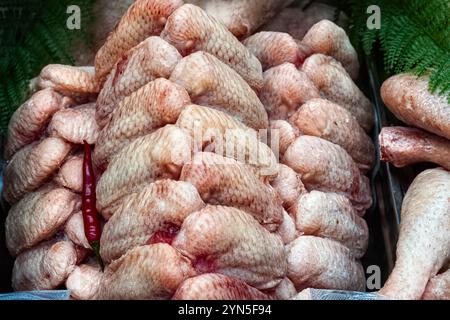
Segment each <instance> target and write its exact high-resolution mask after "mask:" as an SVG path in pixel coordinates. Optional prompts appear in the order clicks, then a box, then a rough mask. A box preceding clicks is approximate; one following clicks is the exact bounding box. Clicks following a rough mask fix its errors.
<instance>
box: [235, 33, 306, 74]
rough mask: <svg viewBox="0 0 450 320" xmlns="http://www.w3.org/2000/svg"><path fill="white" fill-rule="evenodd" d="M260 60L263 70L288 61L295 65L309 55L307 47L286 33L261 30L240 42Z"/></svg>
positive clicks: (299, 63)
mask: <svg viewBox="0 0 450 320" xmlns="http://www.w3.org/2000/svg"><path fill="white" fill-rule="evenodd" d="M242 43H243V44H244V45H245V46H246V47H247V48H248V49H249V50H250V52H251V53H253V54H254V55H255V56H256V57H257V58H258V60H259V61H260V62H261V65H262V68H263V70H267V69H269V68H272V67H275V66H278V65H280V64H283V63H285V62H289V63H291V64H293V65H295V66H296V67H299V66H301V65H302V63H303V61H305V59H306V58H307V57H308V56H309V55H310V51H309V48H308V47H306V46H302V45H300V44H299V43H298V41H296V40H295V39H294V38H292V37H291V36H290V35H289V34H287V33H282V32H268V31H262V32H258V33H255V34H254V35H252V36H250V37H248V38H247V39H245V40H244V41H243V42H242Z"/></svg>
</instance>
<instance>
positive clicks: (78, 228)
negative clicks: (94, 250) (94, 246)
mask: <svg viewBox="0 0 450 320" xmlns="http://www.w3.org/2000/svg"><path fill="white" fill-rule="evenodd" d="M64 233H65V235H66V236H67V238H68V239H70V240H71V241H72V242H73V243H74V244H76V245H78V246H80V247H82V248H85V249H91V245H90V244H89V242H88V240H87V238H86V235H85V233H84V222H83V214H82V212H81V211H78V212H76V213H74V214H73V215H72V216H71V217H70V218H69V219H68V220H67V222H66V225H65V226H64Z"/></svg>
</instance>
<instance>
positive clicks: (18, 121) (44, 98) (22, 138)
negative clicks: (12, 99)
mask: <svg viewBox="0 0 450 320" xmlns="http://www.w3.org/2000/svg"><path fill="white" fill-rule="evenodd" d="M61 108H63V97H62V96H61V95H60V94H59V93H56V92H55V91H53V90H52V89H44V90H41V91H38V92H36V93H35V94H33V95H32V96H31V98H30V99H28V100H27V101H25V102H24V103H23V104H22V105H21V106H20V107H19V108H18V109H17V110H16V111H15V112H14V114H13V115H12V117H11V120H10V121H9V126H8V136H7V140H6V145H5V158H6V159H8V160H9V159H11V157H12V156H13V155H14V154H15V153H16V152H17V151H18V150H19V149H21V148H22V147H24V146H26V145H27V144H29V143H31V142H33V141H35V140H37V139H39V136H40V135H41V134H42V133H43V132H44V130H45V127H46V126H47V124H48V122H49V121H50V119H51V117H52V115H53V114H54V113H55V112H56V111H58V110H59V109H61Z"/></svg>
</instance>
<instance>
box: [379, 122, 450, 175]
mask: <svg viewBox="0 0 450 320" xmlns="http://www.w3.org/2000/svg"><path fill="white" fill-rule="evenodd" d="M379 139H380V152H381V160H383V161H388V162H390V163H392V164H393V165H394V166H396V167H399V168H401V167H404V166H407V165H410V164H413V163H418V162H433V163H437V164H438V165H440V166H442V167H444V168H445V169H447V170H450V141H449V140H447V139H445V138H442V137H439V136H436V135H434V134H431V133H428V132H426V131H422V130H420V129H414V128H406V127H386V128H383V129H382V130H381V133H380V138H379Z"/></svg>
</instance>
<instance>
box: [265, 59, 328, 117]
mask: <svg viewBox="0 0 450 320" xmlns="http://www.w3.org/2000/svg"><path fill="white" fill-rule="evenodd" d="M259 98H260V99H261V102H262V103H263V104H264V107H265V108H266V110H267V112H268V113H269V117H270V119H275V120H276V119H282V120H286V118H287V117H288V116H290V115H291V114H293V113H294V112H295V111H296V110H297V109H298V107H300V106H301V105H302V104H303V103H305V102H306V101H308V100H310V99H314V98H320V92H319V90H318V89H317V88H316V86H315V85H314V83H313V82H312V81H311V80H310V79H309V78H308V76H307V75H306V74H305V73H304V72H302V71H299V70H297V68H296V67H295V66H294V65H293V64H292V63H284V64H282V65H279V66H276V67H273V68H271V69H269V70H267V71H266V72H264V87H263V89H262V90H261V92H260V94H259Z"/></svg>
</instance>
